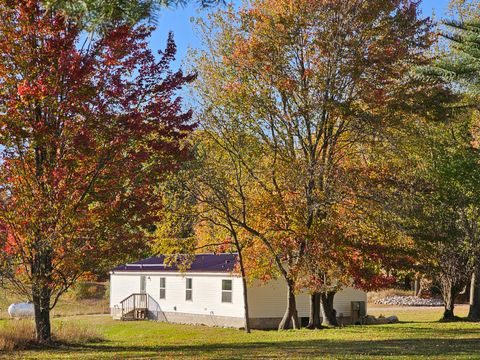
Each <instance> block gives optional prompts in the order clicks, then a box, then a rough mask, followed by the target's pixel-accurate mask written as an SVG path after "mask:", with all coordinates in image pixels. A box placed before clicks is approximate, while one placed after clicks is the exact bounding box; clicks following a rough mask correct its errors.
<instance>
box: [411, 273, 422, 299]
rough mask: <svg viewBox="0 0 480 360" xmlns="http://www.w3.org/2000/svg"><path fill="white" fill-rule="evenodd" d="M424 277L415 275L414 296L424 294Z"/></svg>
mask: <svg viewBox="0 0 480 360" xmlns="http://www.w3.org/2000/svg"><path fill="white" fill-rule="evenodd" d="M421 280H422V277H421V276H420V274H416V275H415V280H414V286H413V295H414V296H420V295H421V293H422V284H421Z"/></svg>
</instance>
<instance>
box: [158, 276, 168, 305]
mask: <svg viewBox="0 0 480 360" xmlns="http://www.w3.org/2000/svg"><path fill="white" fill-rule="evenodd" d="M162 280H163V286H162ZM162 290H163V297H162ZM158 296H159V299H160V300H165V299H166V298H167V278H166V277H164V276H162V277H160V291H159V294H158Z"/></svg>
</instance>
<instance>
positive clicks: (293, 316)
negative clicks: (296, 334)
mask: <svg viewBox="0 0 480 360" xmlns="http://www.w3.org/2000/svg"><path fill="white" fill-rule="evenodd" d="M291 327H293V328H294V329H299V328H300V322H299V320H298V313H297V304H296V300H295V293H294V292H293V283H292V281H291V280H287V309H286V310H285V315H283V318H282V321H280V324H279V325H278V330H286V329H290V328H291Z"/></svg>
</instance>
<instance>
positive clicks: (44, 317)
mask: <svg viewBox="0 0 480 360" xmlns="http://www.w3.org/2000/svg"><path fill="white" fill-rule="evenodd" d="M33 307H34V310H35V334H36V338H37V341H38V342H39V343H47V342H49V341H50V340H51V337H52V329H51V326H50V290H49V289H48V287H46V286H42V287H40V288H39V289H38V290H36V291H35V290H34V294H33Z"/></svg>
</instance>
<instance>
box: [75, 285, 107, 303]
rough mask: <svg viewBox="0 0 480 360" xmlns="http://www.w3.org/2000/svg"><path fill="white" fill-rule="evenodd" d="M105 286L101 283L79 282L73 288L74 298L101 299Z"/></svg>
mask: <svg viewBox="0 0 480 360" xmlns="http://www.w3.org/2000/svg"><path fill="white" fill-rule="evenodd" d="M105 292H106V286H105V284H102V283H91V282H79V283H78V284H76V285H75V287H74V289H73V297H74V299H75V300H85V299H103V298H104V296H105Z"/></svg>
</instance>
